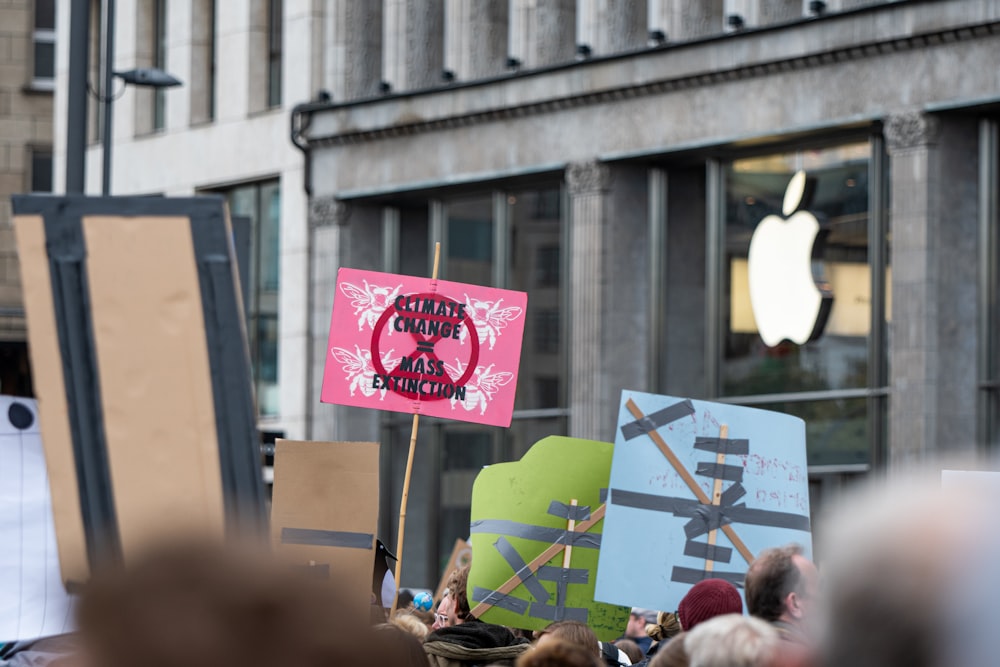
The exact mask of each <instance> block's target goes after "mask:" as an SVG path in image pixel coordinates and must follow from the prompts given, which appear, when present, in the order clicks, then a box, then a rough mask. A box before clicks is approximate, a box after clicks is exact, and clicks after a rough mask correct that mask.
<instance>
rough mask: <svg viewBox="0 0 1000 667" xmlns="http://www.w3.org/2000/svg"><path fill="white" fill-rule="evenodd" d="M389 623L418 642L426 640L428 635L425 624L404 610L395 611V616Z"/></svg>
mask: <svg viewBox="0 0 1000 667" xmlns="http://www.w3.org/2000/svg"><path fill="white" fill-rule="evenodd" d="M389 622H390V623H392V624H393V625H395V626H396V627H397V628H399V629H400V630H404V631H405V632H408V633H410V634H411V635H413V636H414V637H416V638H417V639H419V640H420V641H424V640H425V639H427V635H428V634H429V633H430V630H429V629H428V628H427V624H426V623H424V622H423V621H421V620H420V619H419V618H417V617H416V616H414V615H413V614H411V613H410V612H408V611H405V610H399V611H397V612H396V615H395V616H393V617H392V620H391V621H389Z"/></svg>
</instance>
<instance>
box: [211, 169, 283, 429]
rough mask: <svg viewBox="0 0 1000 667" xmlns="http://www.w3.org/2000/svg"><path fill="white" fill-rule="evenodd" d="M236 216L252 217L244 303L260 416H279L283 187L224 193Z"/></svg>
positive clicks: (263, 186) (264, 186)
mask: <svg viewBox="0 0 1000 667" xmlns="http://www.w3.org/2000/svg"><path fill="white" fill-rule="evenodd" d="M222 194H224V195H225V196H226V199H227V201H228V202H229V210H230V213H231V214H232V215H240V216H246V217H248V218H250V270H249V276H250V290H249V295H250V300H249V303H246V304H244V306H245V309H246V316H247V338H248V343H249V345H250V361H251V363H252V365H253V373H254V384H255V392H256V396H257V412H258V413H259V414H260V416H262V417H271V416H276V415H278V414H279V411H280V407H281V406H280V400H279V398H280V397H279V394H278V290H279V287H280V278H279V276H280V261H279V258H280V252H281V247H280V245H281V241H280V238H281V187H280V184H279V182H278V181H265V182H262V183H250V184H247V185H241V186H238V187H235V188H232V189H230V190H226V191H223V192H222Z"/></svg>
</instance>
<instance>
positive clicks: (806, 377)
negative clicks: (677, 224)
mask: <svg viewBox="0 0 1000 667" xmlns="http://www.w3.org/2000/svg"><path fill="white" fill-rule="evenodd" d="M871 153H872V147H871V145H870V144H869V143H868V142H862V143H855V144H847V145H841V146H836V147H832V148H823V149H817V150H801V151H795V152H791V153H780V154H773V155H761V156H753V157H747V158H740V159H736V160H733V161H732V162H730V163H728V164H727V165H724V166H723V168H722V171H721V181H722V192H721V196H722V201H723V207H722V216H723V218H722V221H721V225H722V229H721V231H722V234H721V236H722V238H723V241H722V245H721V247H720V248H719V252H720V258H719V259H720V262H719V266H720V269H721V271H720V274H719V275H720V278H719V284H718V289H719V291H720V292H721V296H720V300H719V303H720V304H721V308H720V312H719V315H720V318H721V319H720V322H719V326H720V329H719V334H720V335H719V339H718V344H719V346H720V348H721V349H718V350H717V354H718V357H717V358H718V359H719V366H718V386H717V388H716V392H715V393H716V395H717V396H721V397H723V400H725V398H726V397H733V400H735V401H738V402H739V403H741V404H746V405H752V406H757V407H761V408H764V409H773V410H779V411H781V412H786V413H789V414H794V415H797V416H799V417H802V418H803V419H804V420H805V421H806V424H807V425H808V426H807V446H808V456H809V464H810V466H812V467H815V466H844V465H857V466H865V465H868V464H869V463H870V462H871V454H872V446H873V445H872V443H873V442H876V441H877V440H878V439H879V438H880V437H881V436H880V434H879V431H880V428H879V426H878V425H879V424H880V418H879V416H878V413H879V412H880V411H881V410H882V409H884V405H882V403H881V402H880V401H879V400H878V399H877V398H873V397H872V394H871V392H872V390H881V389H884V388H882V387H878V386H876V385H875V384H873V382H874V378H877V377H879V374H877V373H874V372H873V368H872V366H871V365H872V364H873V363H874V364H875V365H881V364H884V358H885V353H884V350H875V349H874V348H873V345H874V344H875V343H876V342H877V341H879V340H881V337H880V336H874V337H873V335H872V331H873V326H872V323H873V321H880V322H883V323H884V320H885V313H886V312H888V308H884V309H882V310H881V311H880V312H876V310H875V309H876V308H878V307H879V306H878V304H881V303H883V300H882V299H876V300H873V299H872V288H873V285H876V284H877V283H876V281H874V280H873V272H875V271H882V272H883V275H885V273H884V272H886V271H887V270H888V269H887V267H885V266H875V264H874V263H873V260H872V257H880V256H881V253H870V252H869V238H870V226H871V225H872V224H874V223H873V219H874V216H873V215H872V214H871V212H870V211H869V201H870V192H871V191H872V189H873V188H874V187H876V186H877V183H878V182H881V175H874V176H875V178H876V179H877V181H876V184H872V183H870V182H869V181H870V179H871V178H872V176H873V174H872V172H871V169H870V163H871V159H870V158H871ZM796 174H801V175H799V176H796ZM796 185H801V186H803V187H802V188H801V189H797V188H796ZM775 223H777V225H780V226H777V225H776V224H775ZM792 224H795V225H798V227H792V226H791V225H792ZM810 226H811V227H810ZM794 229H802V230H805V233H803V235H802V236H801V238H799V239H798V240H796V239H795V238H793V232H792V230H794ZM751 244H753V245H754V247H755V248H756V249H755V250H754V253H751V252H750V249H751ZM795 253H799V254H795ZM796 262H801V264H800V266H802V267H803V271H804V273H800V274H796V275H794V276H793V275H791V274H790V273H789V272H788V271H786V270H782V271H778V272H776V273H774V272H771V271H769V270H767V269H769V268H770V267H774V266H781V267H787V266H791V265H794V263H796ZM762 269H763V270H762ZM802 276H804V278H803V282H802V285H801V287H802V288H803V291H802V292H801V293H802V294H807V295H808V297H809V298H804V299H803V300H801V301H796V305H795V306H792V307H790V301H792V300H793V298H794V297H793V296H792V295H793V294H795V293H796V289H794V287H793V285H794V279H795V278H798V277H802ZM772 278H774V279H776V281H777V282H775V283H774V284H773V285H772V284H770V283H769V282H768V281H769V280H771V279H772ZM881 284H886V285H887V284H888V281H887V280H883V281H881ZM768 285H770V287H769V286H768ZM890 297H891V295H890V294H889V293H888V292H886V293H885V301H888V299H889V298H890ZM786 315H789V316H788V317H787V318H786Z"/></svg>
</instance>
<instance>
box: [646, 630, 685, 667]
mask: <svg viewBox="0 0 1000 667" xmlns="http://www.w3.org/2000/svg"><path fill="white" fill-rule="evenodd" d="M685 637H687V633H686V632H683V631H681V632H678V633H677V634H675V635H673V638H672V639H670V640H668V641H667V643H666V645H664V647H663V648H661V649H660V650H658V651H657V652H656V655H654V656H653V658H652V659H651V660H650V661H649V667H688V654H687V651H686V650H685V649H684V638H685Z"/></svg>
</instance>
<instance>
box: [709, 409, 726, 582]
mask: <svg viewBox="0 0 1000 667" xmlns="http://www.w3.org/2000/svg"><path fill="white" fill-rule="evenodd" d="M728 437H729V426H728V425H726V424H723V425H722V426H721V427H720V428H719V438H720V439H721V440H725V439H726V438H728ZM725 462H726V454H725V452H724V451H723V450H722V448H721V447H720V448H719V453H718V454H716V455H715V465H716V466H717V467H719V468H720V469H721V466H722V465H723V464H724V463H725ZM716 474H721V473H716ZM712 504H713V505H715V506H716V507H718V506H719V505H721V504H722V478H721V477H716V478H715V484H714V485H713V487H712ZM717 534H718V531H717V530H716V529H715V528H713V529H712V530H710V531H708V544H709V546H713V547H714V546H715V538H716V535H717ZM710 555H711V554H710ZM714 567H715V560H714V559H712V558H706V559H705V571H706V572H711V571H712V569H713V568H714Z"/></svg>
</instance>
